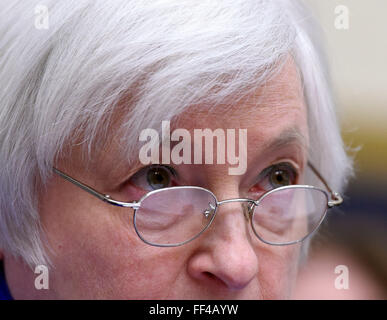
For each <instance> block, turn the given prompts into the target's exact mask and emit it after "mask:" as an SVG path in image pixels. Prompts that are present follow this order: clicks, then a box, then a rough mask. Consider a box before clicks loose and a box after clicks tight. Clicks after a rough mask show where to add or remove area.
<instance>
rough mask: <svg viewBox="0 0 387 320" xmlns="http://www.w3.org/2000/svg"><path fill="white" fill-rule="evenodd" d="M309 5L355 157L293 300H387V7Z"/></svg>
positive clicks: (347, 0) (357, 1)
mask: <svg viewBox="0 0 387 320" xmlns="http://www.w3.org/2000/svg"><path fill="white" fill-rule="evenodd" d="M304 2H305V3H306V4H307V5H308V6H309V7H310V8H311V10H312V13H313V15H314V16H315V18H317V20H318V21H319V22H320V24H321V27H322V29H323V33H324V37H325V38H324V41H325V48H326V51H327V55H328V61H329V63H330V72H331V77H332V84H333V87H334V94H335V99H336V103H337V106H338V112H339V117H340V122H341V127H342V134H343V137H344V141H345V143H346V145H347V146H349V147H350V148H351V149H357V148H358V151H357V152H350V154H352V155H354V156H355V173H356V177H355V178H354V179H352V181H351V182H350V184H349V188H348V189H347V192H346V194H345V204H344V205H343V206H341V207H340V209H339V210H337V211H335V212H334V213H333V214H329V217H328V221H327V223H326V224H325V225H324V226H323V229H322V232H321V233H320V234H319V235H318V236H316V238H315V239H314V240H313V243H312V246H311V251H310V257H309V260H308V262H307V264H306V266H305V267H304V268H303V271H302V273H301V276H300V278H299V281H298V286H297V290H296V292H295V295H294V298H295V299H387V61H386V60H387V20H386V18H385V17H386V13H387V1H386V0H367V1H364V0H304ZM337 266H344V269H345V267H347V271H348V274H347V275H348V277H347V280H348V286H347V288H343V282H341V285H340V281H342V280H343V279H344V278H345V276H346V274H345V273H346V272H345V270H344V271H342V272H340V270H342V269H340V267H339V269H338V270H336V272H337V273H335V268H336V267H337ZM338 277H339V279H338ZM340 277H341V278H340ZM342 277H344V278H342ZM337 281H339V282H337ZM343 281H344V280H343ZM335 284H336V285H335ZM337 287H338V288H337ZM340 287H341V289H340ZM344 287H345V286H344Z"/></svg>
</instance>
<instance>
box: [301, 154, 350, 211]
mask: <svg viewBox="0 0 387 320" xmlns="http://www.w3.org/2000/svg"><path fill="white" fill-rule="evenodd" d="M308 166H309V167H310V168H311V169H312V171H313V173H314V174H315V175H316V176H317V177H318V178H319V179H320V180H321V182H322V183H323V184H324V186H325V187H326V188H327V190H328V191H329V192H330V193H331V200H330V201H328V206H329V207H334V206H338V205H340V204H342V203H343V198H342V196H341V195H340V194H339V193H338V192H335V191H333V190H332V189H331V188H330V187H329V185H328V183H327V181H326V180H325V179H324V177H323V176H322V175H321V174H320V172H318V171H317V169H316V168H315V167H314V165H313V164H312V163H310V161H308Z"/></svg>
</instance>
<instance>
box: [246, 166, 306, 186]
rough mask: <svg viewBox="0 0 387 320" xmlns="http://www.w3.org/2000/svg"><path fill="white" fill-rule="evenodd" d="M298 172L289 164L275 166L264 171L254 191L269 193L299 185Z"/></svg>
mask: <svg viewBox="0 0 387 320" xmlns="http://www.w3.org/2000/svg"><path fill="white" fill-rule="evenodd" d="M298 176H299V173H298V170H297V169H296V168H295V167H294V166H293V165H292V164H291V163H289V162H282V163H278V164H274V165H272V166H270V167H268V168H266V169H264V170H263V171H262V172H261V173H260V175H259V178H258V183H257V184H256V185H255V186H254V187H253V189H254V190H253V191H255V192H259V191H269V190H272V189H275V188H279V187H284V186H289V185H293V184H297V181H298Z"/></svg>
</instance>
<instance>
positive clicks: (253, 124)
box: [175, 58, 308, 142]
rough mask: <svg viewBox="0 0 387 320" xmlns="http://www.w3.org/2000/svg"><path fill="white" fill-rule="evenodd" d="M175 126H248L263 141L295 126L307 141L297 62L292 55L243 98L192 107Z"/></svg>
mask: <svg viewBox="0 0 387 320" xmlns="http://www.w3.org/2000/svg"><path fill="white" fill-rule="evenodd" d="M209 109H210V112H209ZM175 126H176V127H181V128H186V129H192V128H211V129H215V128H246V129H248V131H249V136H250V138H252V139H254V140H256V139H258V140H261V141H262V142H263V141H266V140H267V139H270V137H272V136H273V135H280V134H281V132H283V131H292V130H293V129H295V130H293V131H297V132H299V133H300V134H302V135H303V136H304V140H305V141H307V140H308V127H307V110H306V104H305V100H304V95H303V88H302V81H301V78H300V75H299V73H298V70H297V67H296V65H295V63H294V62H293V60H292V59H290V58H288V59H287V61H286V63H285V64H284V65H283V67H282V68H281V69H280V71H278V73H276V74H275V75H274V76H273V77H271V78H270V80H268V81H267V82H266V83H264V84H263V85H262V86H261V87H259V88H258V89H257V90H256V91H254V92H253V93H252V94H250V95H249V96H248V97H246V98H245V99H243V100H241V101H240V102H238V103H236V104H233V105H226V104H224V105H217V106H216V107H213V108H211V107H210V106H203V107H199V108H197V109H194V108H193V109H190V110H188V111H186V112H184V113H183V114H181V115H180V117H178V120H177V121H176V122H175ZM250 132H251V133H250Z"/></svg>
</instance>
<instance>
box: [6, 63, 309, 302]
mask: <svg viewBox="0 0 387 320" xmlns="http://www.w3.org/2000/svg"><path fill="white" fill-rule="evenodd" d="M171 127H172V128H171V130H172V131H173V130H174V129H175V128H184V129H187V130H188V131H189V132H190V133H191V136H192V137H193V136H194V135H193V130H194V129H205V128H209V129H212V130H215V129H218V128H220V129H223V130H224V132H226V130H227V129H236V130H235V131H236V132H238V129H239V128H243V129H247V158H246V159H245V160H246V164H247V167H246V171H245V172H244V173H243V174H239V175H230V174H229V170H228V169H229V168H230V165H229V164H228V162H227V161H226V163H225V164H213V165H208V164H207V165H206V164H192V165H188V164H182V165H175V164H173V163H171V164H169V165H168V167H171V168H172V169H173V170H174V171H176V173H177V175H176V176H172V174H171V173H170V171H169V168H168V167H167V168H164V167H158V168H159V170H161V171H162V172H163V177H162V179H161V180H160V181H159V182H158V183H153V182H155V181H156V180H152V178H149V177H152V171H150V170H151V169H149V168H146V166H144V165H142V164H141V163H140V161H139V162H138V163H137V164H136V165H133V166H131V167H127V166H123V165H120V166H117V163H118V162H117V161H116V160H117V158H118V157H119V151H118V145H115V144H112V147H111V148H110V149H109V150H104V151H102V153H101V157H100V158H99V159H98V161H95V162H94V163H93V164H92V165H91V167H90V170H88V171H86V170H85V169H84V164H85V163H83V161H84V159H82V157H77V152H76V151H74V153H73V159H74V161H72V162H71V164H70V163H69V162H67V163H65V164H64V163H63V164H61V165H58V168H59V169H61V170H63V171H64V172H66V173H67V174H68V175H70V176H72V177H74V178H75V179H77V180H79V181H82V182H83V183H85V184H87V185H90V186H92V187H93V188H94V189H96V190H98V191H100V192H102V193H104V194H110V195H111V196H112V198H117V199H130V200H136V199H139V197H141V196H142V195H144V194H145V193H146V192H147V191H150V190H152V189H153V188H159V187H164V186H171V185H197V186H201V187H204V188H207V189H209V190H211V191H212V192H213V193H214V194H215V195H216V197H217V198H218V200H223V199H230V198H241V197H247V196H252V195H253V196H254V195H255V196H259V194H262V193H263V192H264V191H266V190H268V189H271V188H273V186H272V185H271V184H270V182H271V181H272V180H270V179H269V178H270V177H266V178H265V179H263V178H262V175H261V176H260V174H261V173H262V172H263V170H264V169H266V168H269V167H270V166H273V165H275V164H278V163H287V164H288V165H289V170H294V171H295V172H296V174H294V173H292V172H293V171H292V172H291V173H290V174H289V177H290V180H289V181H287V183H297V181H298V180H297V179H300V178H297V174H299V175H302V172H303V170H304V167H305V165H306V150H305V146H306V145H307V143H308V127H307V116H306V107H305V103H304V99H303V95H302V89H301V82H300V78H299V75H298V72H297V70H296V68H295V65H294V64H293V62H292V61H291V60H289V61H288V63H287V64H286V66H285V68H283V69H282V71H281V72H280V73H279V74H277V75H276V76H275V77H274V78H273V79H272V80H270V81H268V82H267V84H266V85H265V86H264V87H262V88H261V89H260V90H258V91H257V92H256V95H255V96H254V97H253V98H250V100H249V101H244V102H243V103H242V102H241V103H240V104H238V105H237V106H235V107H233V108H231V109H228V110H227V112H224V111H223V110H222V107H221V106H219V107H217V108H216V109H215V110H214V112H211V114H206V113H205V112H200V111H199V112H198V111H193V110H189V111H187V112H186V113H184V114H182V115H181V117H180V118H179V122H175V123H174V122H172V123H171ZM294 132H298V133H299V136H303V139H304V140H303V141H298V140H292V139H286V135H287V134H288V133H294ZM237 134H238V133H237ZM290 136H291V137H294V134H292V135H290ZM279 138H281V140H278V139H279ZM276 140H278V141H277V142H275V141H276ZM235 148H236V150H237V151H238V150H239V149H240V148H239V145H238V139H236V146H235ZM204 151H205V150H204V148H203V152H204ZM215 154H216V149H215ZM215 159H216V158H215ZM215 163H216V162H215ZM144 167H145V168H144ZM233 167H235V166H233ZM160 168H161V169H160ZM297 171H298V173H297ZM260 177H261V178H260ZM285 181H286V179H285ZM156 182H157V181H156ZM40 215H41V221H42V224H43V227H44V230H45V231H46V241H47V244H48V245H49V246H50V247H51V251H49V256H50V258H51V260H52V263H53V266H54V267H53V268H52V269H50V273H49V290H36V289H35V288H34V279H35V277H36V276H37V275H36V274H34V273H33V272H32V271H29V270H28V269H27V268H26V267H25V266H23V265H22V264H21V263H20V262H18V261H16V260H13V259H12V258H11V257H8V256H7V255H6V256H5V266H6V273H7V279H8V282H9V285H10V289H11V293H12V294H13V296H14V297H15V298H39V297H43V298H61V299H62V298H64V299H67V298H74V299H78V298H90V299H94V298H118V299H277V298H287V297H288V296H289V294H290V291H291V288H292V285H293V283H294V281H295V277H296V274H297V268H298V260H299V255H300V245H299V244H296V245H290V246H271V245H267V244H265V243H263V242H261V241H260V240H259V239H257V238H256V237H255V235H254V234H253V232H252V230H251V227H250V224H249V223H248V221H247V220H246V218H245V216H244V214H243V208H242V204H241V203H239V202H235V203H227V204H223V205H222V206H220V207H219V210H218V212H217V215H216V218H215V220H214V221H213V223H212V225H211V226H210V228H209V229H207V230H206V231H205V232H204V233H203V234H202V235H201V236H200V237H199V238H197V239H195V240H193V241H191V242H190V243H188V244H186V245H183V246H180V247H171V248H160V247H154V246H150V245H148V244H146V243H144V242H143V241H141V240H140V239H139V237H138V236H137V235H136V233H135V230H134V228H133V224H132V217H133V211H132V210H130V209H124V208H120V207H114V206H111V205H109V204H106V203H104V202H102V201H100V200H98V199H97V198H95V197H93V196H91V195H90V194H88V193H87V192H84V191H82V190H81V189H80V188H77V187H76V186H75V185H73V184H71V183H69V182H68V181H66V180H64V179H62V178H61V177H59V176H53V178H52V181H51V182H50V185H49V188H48V190H47V192H45V193H44V195H42V197H41V201H40Z"/></svg>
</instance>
